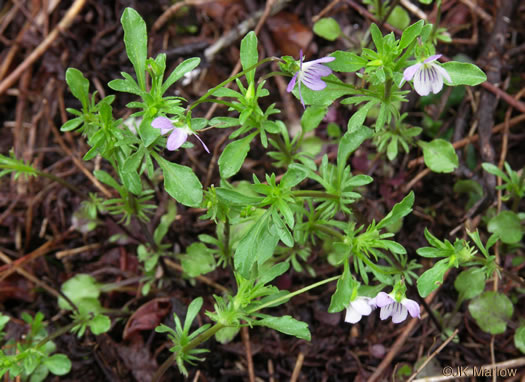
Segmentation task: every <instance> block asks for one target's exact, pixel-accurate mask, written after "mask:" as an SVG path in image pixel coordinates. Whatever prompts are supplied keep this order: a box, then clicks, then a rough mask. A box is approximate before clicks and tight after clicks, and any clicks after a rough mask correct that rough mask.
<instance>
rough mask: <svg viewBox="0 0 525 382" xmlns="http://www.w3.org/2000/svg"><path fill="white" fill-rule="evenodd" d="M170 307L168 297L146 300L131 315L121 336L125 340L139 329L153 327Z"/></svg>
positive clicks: (151, 328) (150, 328)
mask: <svg viewBox="0 0 525 382" xmlns="http://www.w3.org/2000/svg"><path fill="white" fill-rule="evenodd" d="M170 309H171V302H170V299H169V298H168V297H159V298H155V299H153V300H151V301H148V302H147V303H145V304H144V305H142V306H141V307H140V308H138V309H137V310H136V311H135V313H133V314H132V315H131V317H130V318H129V320H128V322H127V323H126V327H125V328H124V333H123V335H122V338H124V339H125V340H127V339H129V338H130V337H132V336H133V335H134V334H135V333H137V332H139V331H141V330H153V329H155V328H156V327H157V326H158V325H159V324H160V322H161V321H162V319H163V318H164V317H165V316H166V315H167V314H168V313H169V312H170Z"/></svg>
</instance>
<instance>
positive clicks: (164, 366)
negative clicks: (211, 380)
mask: <svg viewBox="0 0 525 382" xmlns="http://www.w3.org/2000/svg"><path fill="white" fill-rule="evenodd" d="M224 327H226V326H225V325H223V324H219V323H217V324H215V325H213V326H212V327H211V328H209V329H208V330H206V331H205V332H203V333H202V334H201V335H199V336H197V337H196V338H194V339H193V340H192V341H190V342H189V343H188V344H187V345H186V346H184V347H183V348H182V352H183V353H186V352H188V351H190V350H191V349H193V348H195V347H197V346H199V345H200V344H201V343H203V342H205V341H207V340H208V339H210V337H212V336H213V335H215V333H217V332H218V331H219V330H221V329H222V328H224ZM176 360H177V353H173V354H172V355H170V356H169V358H168V359H167V360H166V361H164V362H163V363H162V365H161V366H160V367H159V369H158V370H157V371H156V372H155V375H153V382H158V381H160V379H161V378H162V376H163V375H164V373H165V372H166V370H168V368H169V367H170V366H171V365H172V364H173V363H174V362H175V361H176Z"/></svg>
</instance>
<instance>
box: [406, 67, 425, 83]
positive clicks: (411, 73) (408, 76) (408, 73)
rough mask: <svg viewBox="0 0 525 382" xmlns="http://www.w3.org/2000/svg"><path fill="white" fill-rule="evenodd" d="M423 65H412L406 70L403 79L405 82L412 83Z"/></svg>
mask: <svg viewBox="0 0 525 382" xmlns="http://www.w3.org/2000/svg"><path fill="white" fill-rule="evenodd" d="M421 65H422V64H421V63H417V64H415V65H412V66H409V67H408V68H406V69H405V71H404V72H403V79H404V80H405V81H410V80H411V79H412V78H413V77H414V74H416V73H417V71H418V69H419V68H420V67H421Z"/></svg>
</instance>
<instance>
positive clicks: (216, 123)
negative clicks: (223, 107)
mask: <svg viewBox="0 0 525 382" xmlns="http://www.w3.org/2000/svg"><path fill="white" fill-rule="evenodd" d="M240 124H241V123H240V122H239V118H232V117H215V118H212V119H211V120H210V126H213V127H217V128H219V129H225V128H227V127H233V126H239V125H240Z"/></svg>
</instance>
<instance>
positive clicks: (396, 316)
mask: <svg viewBox="0 0 525 382" xmlns="http://www.w3.org/2000/svg"><path fill="white" fill-rule="evenodd" d="M392 305H393V306H394V308H393V309H392V322H393V323H394V324H399V323H400V322H403V321H405V320H406V318H407V315H408V312H407V309H406V308H405V307H404V306H403V305H401V304H400V303H398V302H395V303H394V304H392Z"/></svg>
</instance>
